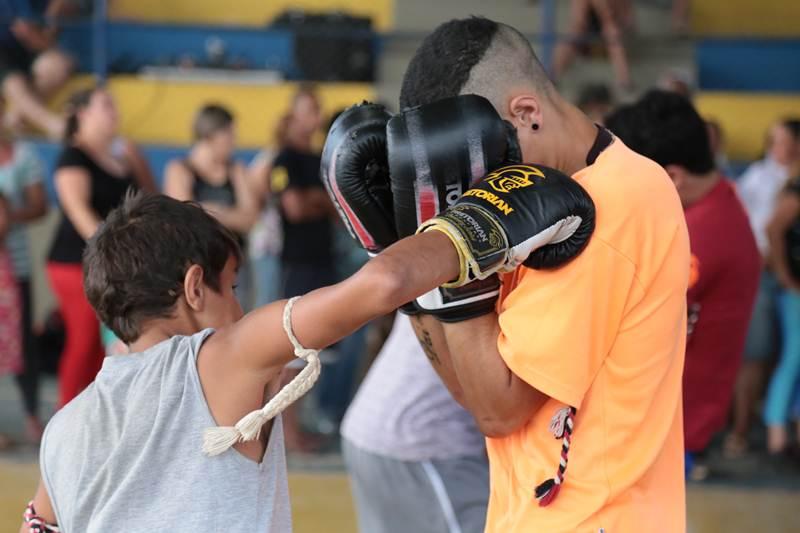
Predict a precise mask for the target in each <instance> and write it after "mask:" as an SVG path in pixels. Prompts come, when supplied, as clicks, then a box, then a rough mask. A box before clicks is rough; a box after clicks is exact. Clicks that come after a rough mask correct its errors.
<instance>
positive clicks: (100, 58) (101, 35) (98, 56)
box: [92, 0, 108, 83]
mask: <svg viewBox="0 0 800 533" xmlns="http://www.w3.org/2000/svg"><path fill="white" fill-rule="evenodd" d="M107 8H108V3H107V0H97V1H96V2H95V3H94V13H93V14H92V71H93V72H94V75H95V77H96V78H97V81H98V83H105V81H106V78H107V77H108V58H107V56H108V54H107V46H108V41H107V39H106V30H107V22H108V20H107V19H108V17H107Z"/></svg>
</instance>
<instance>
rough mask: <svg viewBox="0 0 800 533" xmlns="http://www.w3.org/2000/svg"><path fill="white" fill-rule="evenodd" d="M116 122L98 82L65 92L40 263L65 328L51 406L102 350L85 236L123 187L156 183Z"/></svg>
mask: <svg viewBox="0 0 800 533" xmlns="http://www.w3.org/2000/svg"><path fill="white" fill-rule="evenodd" d="M118 126H119V117H118V113H117V108H116V105H115V104H114V100H113V99H112V97H111V95H110V94H109V93H108V92H107V91H106V90H105V89H103V88H100V87H97V88H93V89H89V90H85V91H81V92H79V93H77V94H76V95H74V96H73V97H72V98H71V99H70V101H69V104H68V115H67V122H66V128H65V130H66V131H65V139H64V149H63V150H62V152H61V155H60V156H59V158H58V163H57V164H56V171H55V176H54V183H55V189H56V193H57V195H58V201H59V203H60V205H61V210H62V214H61V221H60V222H59V225H58V229H57V230H56V234H55V238H54V240H53V243H52V245H51V247H50V254H49V256H48V263H47V275H48V278H49V279H50V285H51V287H52V289H53V292H54V293H55V296H56V299H57V300H58V303H59V306H60V308H61V312H62V314H63V316H64V322H65V328H66V345H65V347H64V352H63V354H62V357H61V362H60V365H59V406H64V405H65V404H66V403H68V402H69V401H70V400H71V399H72V398H74V397H75V396H77V395H78V394H79V393H80V392H81V391H82V390H83V389H84V388H86V386H87V385H89V384H90V383H91V382H92V381H93V380H94V377H95V375H96V374H97V372H98V371H99V370H100V367H101V366H102V363H103V357H104V353H105V352H104V349H103V346H102V344H101V341H100V327H99V324H98V321H97V317H96V315H95V313H94V310H93V309H92V307H91V306H90V305H89V302H88V301H87V299H86V296H85V295H84V292H83V274H82V267H81V261H82V255H83V250H84V248H85V246H86V241H87V240H88V239H89V238H90V237H91V236H92V235H93V234H94V233H95V231H96V230H97V228H98V226H99V225H100V223H101V222H102V221H103V219H104V218H105V217H106V215H107V214H108V213H109V211H111V210H112V209H113V208H115V207H116V206H117V205H119V204H120V203H122V200H123V198H124V197H125V193H126V191H127V190H128V189H130V188H134V189H144V190H151V191H155V190H156V188H155V184H154V181H153V177H152V174H151V173H150V171H149V168H148V166H147V163H146V162H145V160H144V158H143V157H142V156H141V154H140V152H139V151H138V150H137V149H136V147H135V146H134V145H133V144H132V143H130V142H128V141H126V140H124V139H120V138H119V137H118V133H119V132H118Z"/></svg>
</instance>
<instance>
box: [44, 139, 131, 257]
mask: <svg viewBox="0 0 800 533" xmlns="http://www.w3.org/2000/svg"><path fill="white" fill-rule="evenodd" d="M66 167H79V168H82V169H84V170H86V172H88V173H89V180H90V181H89V188H90V189H89V205H90V206H91V208H92V209H93V210H94V211H95V212H96V213H97V214H98V215H99V216H100V219H105V218H106V216H108V213H109V212H110V211H111V210H112V209H114V208H115V207H117V206H118V205H120V204H121V203H122V200H123V199H124V198H125V193H126V192H127V190H128V188H134V189H136V188H137V187H136V182H135V180H134V178H133V174H132V173H131V172H130V171H128V172H127V173H126V174H125V175H124V176H122V177H117V176H115V175H113V174H111V173H110V172H108V171H107V170H105V169H104V168H103V167H101V166H100V165H98V164H97V163H96V162H95V160H94V159H92V158H91V157H90V156H89V154H87V153H86V152H84V151H83V150H81V149H80V148H78V147H77V146H69V147H67V148H65V149H64V151H63V152H61V155H60V156H59V158H58V163H56V171H58V169H61V168H66ZM84 248H86V241H85V240H83V237H81V235H80V233H78V230H76V229H75V226H73V225H72V221H70V219H69V217H67V215H66V213H64V212H62V213H61V220H60V222H59V224H58V229H57V230H56V233H55V238H54V239H53V243H52V245H51V246H50V254H49V255H48V260H50V261H54V262H57V263H78V264H80V263H81V261H82V258H83V249H84Z"/></svg>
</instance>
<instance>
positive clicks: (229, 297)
mask: <svg viewBox="0 0 800 533" xmlns="http://www.w3.org/2000/svg"><path fill="white" fill-rule="evenodd" d="M237 268H238V263H237V261H236V259H234V258H233V257H229V258H228V261H227V262H226V263H225V268H223V269H222V272H221V273H220V276H219V292H217V291H215V290H213V289H211V288H210V287H206V290H205V291H203V292H204V300H205V302H204V305H203V311H202V312H201V313H200V315H199V316H198V319H199V321H200V322H202V324H201V325H202V327H203V328H216V329H219V328H223V327H225V326H228V325H230V324H233V323H234V322H236V321H237V320H239V319H240V318H242V316H244V312H243V311H242V306H241V304H240V303H239V299H238V298H237V297H236V291H235V287H236V278H237V274H238V272H237Z"/></svg>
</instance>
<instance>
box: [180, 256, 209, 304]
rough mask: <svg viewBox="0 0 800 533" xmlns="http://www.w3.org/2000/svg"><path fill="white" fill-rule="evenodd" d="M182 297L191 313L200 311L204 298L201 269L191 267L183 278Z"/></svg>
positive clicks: (198, 266)
mask: <svg viewBox="0 0 800 533" xmlns="http://www.w3.org/2000/svg"><path fill="white" fill-rule="evenodd" d="M183 295H184V297H185V298H186V303H187V304H188V305H189V307H190V308H191V309H192V310H193V311H202V310H203V304H204V298H205V284H204V283H203V268H202V267H201V266H200V265H192V266H190V267H189V269H188V270H187V271H186V275H185V276H184V277H183Z"/></svg>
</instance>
